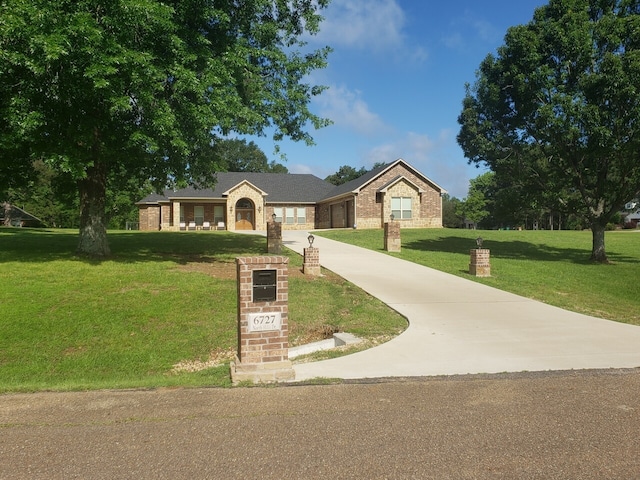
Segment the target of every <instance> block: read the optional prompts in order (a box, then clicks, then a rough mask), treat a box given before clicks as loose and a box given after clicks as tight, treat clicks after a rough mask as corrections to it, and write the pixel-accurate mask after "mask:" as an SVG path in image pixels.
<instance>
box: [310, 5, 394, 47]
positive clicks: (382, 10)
mask: <svg viewBox="0 0 640 480" xmlns="http://www.w3.org/2000/svg"><path fill="white" fill-rule="evenodd" d="M324 14H325V20H324V21H323V22H322V24H321V25H320V33H319V34H318V37H317V38H318V39H320V40H322V41H324V42H326V43H328V44H329V45H341V46H347V47H352V48H372V49H374V50H387V49H389V48H397V47H399V46H401V45H402V44H403V42H404V39H403V34H402V28H403V26H404V24H405V15H404V12H403V11H402V9H401V8H400V6H399V5H398V4H397V3H396V1H395V0H366V1H363V0H334V1H333V2H331V4H330V5H329V8H327V10H326V11H325V12H324Z"/></svg>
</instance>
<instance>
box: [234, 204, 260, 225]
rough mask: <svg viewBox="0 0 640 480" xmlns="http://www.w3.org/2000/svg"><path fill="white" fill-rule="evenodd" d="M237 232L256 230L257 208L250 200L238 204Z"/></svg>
mask: <svg viewBox="0 0 640 480" xmlns="http://www.w3.org/2000/svg"><path fill="white" fill-rule="evenodd" d="M235 210H236V230H255V208H254V206H253V202H252V201H251V200H249V199H248V198H241V199H240V200H238V202H237V203H236V208H235Z"/></svg>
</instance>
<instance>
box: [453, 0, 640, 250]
mask: <svg viewBox="0 0 640 480" xmlns="http://www.w3.org/2000/svg"><path fill="white" fill-rule="evenodd" d="M459 123H460V124H461V130H460V133H459V135H458V142H459V143H460V145H461V146H462V148H463V150H464V152H465V155H466V156H467V158H468V159H469V161H470V162H475V163H480V162H485V163H486V164H487V165H488V166H489V167H490V168H491V169H492V170H493V171H495V172H496V174H497V175H498V177H499V179H501V181H502V180H504V179H505V178H509V179H510V181H511V182H513V183H514V184H516V185H518V186H519V187H520V188H521V190H523V191H526V192H528V193H529V194H531V195H533V196H535V198H536V199H538V200H539V201H541V202H546V203H551V205H545V207H546V208H549V209H551V210H553V209H558V208H561V209H563V210H565V211H567V212H570V213H577V214H580V215H582V216H583V217H584V218H586V219H587V221H588V223H589V225H590V226H591V230H592V232H593V245H592V252H591V258H592V260H594V261H598V262H606V261H607V256H606V251H605V238H604V232H605V227H606V225H607V223H608V222H609V220H610V219H611V218H612V217H613V216H614V215H615V213H616V212H617V211H619V210H620V209H621V208H622V206H623V205H624V204H625V202H627V201H629V200H630V199H631V198H633V197H634V195H635V194H636V193H637V192H638V191H639V190H640V1H638V0H551V1H550V2H549V4H548V5H546V6H543V7H540V8H538V9H536V11H535V14H534V17H533V20H532V21H531V22H530V23H528V24H527V25H520V26H516V27H513V28H510V29H509V30H508V31H507V34H506V36H505V41H504V45H503V46H502V47H500V48H499V49H498V52H497V55H489V56H487V57H486V58H485V60H484V61H483V62H482V64H481V65H480V68H479V70H478V72H477V78H476V82H475V84H474V85H473V87H469V86H468V87H467V95H466V97H465V99H464V102H463V111H462V113H461V115H460V117H459ZM552 203H555V205H552Z"/></svg>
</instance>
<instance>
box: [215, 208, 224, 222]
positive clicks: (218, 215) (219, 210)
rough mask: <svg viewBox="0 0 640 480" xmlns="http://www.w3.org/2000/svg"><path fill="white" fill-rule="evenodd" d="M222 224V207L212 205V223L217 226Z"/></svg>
mask: <svg viewBox="0 0 640 480" xmlns="http://www.w3.org/2000/svg"><path fill="white" fill-rule="evenodd" d="M219 222H224V205H214V207H213V223H214V225H217V224H218V223H219Z"/></svg>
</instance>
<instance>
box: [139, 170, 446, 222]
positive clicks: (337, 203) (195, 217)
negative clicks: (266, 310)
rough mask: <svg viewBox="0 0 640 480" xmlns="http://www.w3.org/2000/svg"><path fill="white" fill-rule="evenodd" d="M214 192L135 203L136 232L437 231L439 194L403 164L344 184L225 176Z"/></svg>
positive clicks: (151, 197)
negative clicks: (396, 224) (393, 227)
mask: <svg viewBox="0 0 640 480" xmlns="http://www.w3.org/2000/svg"><path fill="white" fill-rule="evenodd" d="M217 180H218V181H217V184H216V187H215V188H214V189H203V190H196V189H193V188H186V189H182V190H177V191H171V190H167V191H165V192H164V193H163V194H161V195H160V194H152V195H149V196H147V197H145V198H144V199H142V200H140V201H139V202H138V203H137V205H138V208H139V220H140V229H141V230H170V231H171V230H199V229H203V228H205V229H206V228H211V229H216V228H219V227H220V228H225V229H227V230H266V224H267V222H268V221H270V220H271V219H272V218H273V215H274V214H275V215H276V221H278V222H281V223H282V228H284V229H289V230H293V229H298V230H313V229H323V228H382V227H383V226H384V223H385V222H387V221H388V220H389V219H390V218H391V215H392V214H393V215H394V218H395V219H396V220H399V221H400V226H401V228H439V227H442V195H443V194H444V193H446V191H445V190H444V189H443V188H442V187H440V186H439V185H437V184H436V183H435V182H433V181H432V180H430V179H429V178H428V177H426V176H425V175H423V174H422V173H421V172H419V171H418V170H416V169H415V168H413V167H412V166H411V165H409V164H408V163H407V162H405V161H404V160H402V159H398V160H396V161H394V162H392V163H390V164H388V165H384V166H381V167H379V168H376V169H374V170H372V171H370V172H367V173H366V174H364V175H362V176H361V177H359V178H357V179H355V180H352V181H350V182H347V183H345V184H343V185H338V186H335V185H332V184H330V183H328V182H325V181H324V180H322V179H320V178H318V177H315V176H314V175H300V174H278V173H253V172H244V173H243V172H225V173H219V174H218V176H217Z"/></svg>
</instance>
